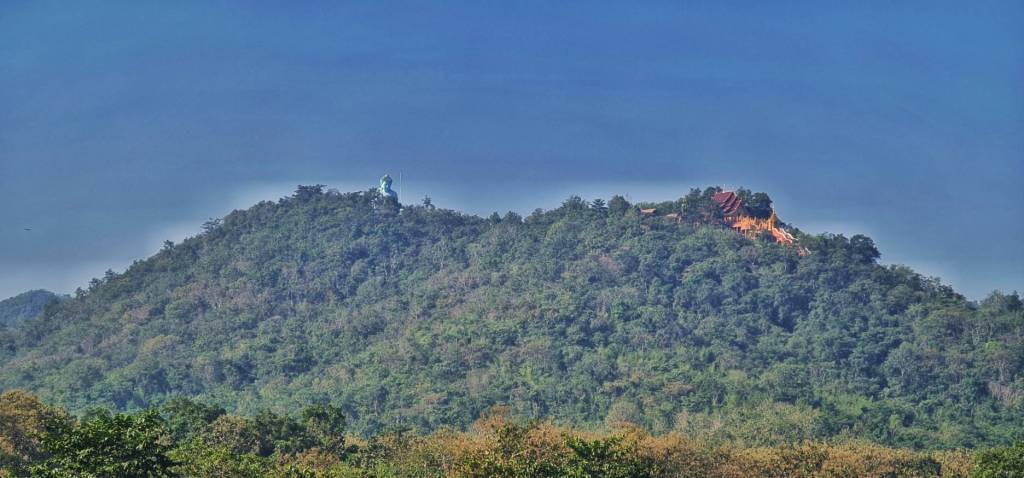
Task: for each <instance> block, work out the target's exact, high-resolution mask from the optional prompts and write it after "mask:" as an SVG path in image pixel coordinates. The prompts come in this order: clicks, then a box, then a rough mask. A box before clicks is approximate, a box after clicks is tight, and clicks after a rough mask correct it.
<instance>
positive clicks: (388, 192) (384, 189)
mask: <svg viewBox="0 0 1024 478" xmlns="http://www.w3.org/2000/svg"><path fill="white" fill-rule="evenodd" d="M380 195H381V196H384V197H386V198H390V199H394V200H395V201H398V193H396V192H395V190H394V189H391V176H388V175H387V174H385V175H384V177H382V178H380Z"/></svg>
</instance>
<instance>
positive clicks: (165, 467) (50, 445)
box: [32, 410, 175, 478]
mask: <svg viewBox="0 0 1024 478" xmlns="http://www.w3.org/2000/svg"><path fill="white" fill-rule="evenodd" d="M163 424H164V423H163V420H162V419H161V418H160V414H159V413H157V412H156V410H149V411H147V412H143V413H138V414H116V415H110V414H105V415H102V414H101V415H99V416H96V417H95V418H91V419H88V420H84V421H82V422H81V423H79V424H77V425H75V424H68V423H66V422H63V421H62V422H55V423H54V425H53V426H52V427H51V429H50V430H49V434H48V435H46V437H45V438H44V439H43V445H44V447H45V449H46V452H47V453H48V454H49V458H48V459H47V460H46V461H44V462H43V463H41V464H39V465H37V466H34V467H32V476H34V477H46V478H72V477H97V478H108V477H109V478H115V477H128V476H131V477H139V478H145V477H169V476H175V474H174V473H173V472H172V471H171V467H172V466H174V462H173V461H172V460H171V459H170V458H169V457H168V455H167V454H168V452H170V450H171V448H172V442H171V439H170V438H169V437H168V436H167V434H166V430H165V429H164V427H163Z"/></svg>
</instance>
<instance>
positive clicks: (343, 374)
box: [0, 186, 1024, 448]
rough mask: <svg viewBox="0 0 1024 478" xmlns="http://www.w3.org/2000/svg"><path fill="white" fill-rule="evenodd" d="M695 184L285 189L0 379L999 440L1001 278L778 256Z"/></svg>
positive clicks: (17, 358) (1011, 391) (80, 401)
mask: <svg viewBox="0 0 1024 478" xmlns="http://www.w3.org/2000/svg"><path fill="white" fill-rule="evenodd" d="M716 191H717V190H716V189H710V188H709V189H708V190H706V191H692V192H691V194H689V195H688V196H686V197H683V198H680V199H679V200H678V201H674V202H666V203H663V204H658V205H643V206H644V207H645V208H647V207H651V206H657V208H658V212H657V213H656V214H654V215H652V216H648V215H644V214H641V212H640V211H639V209H638V207H637V205H631V204H629V203H627V202H626V201H625V200H624V199H622V198H621V197H615V198H612V199H611V200H609V201H608V203H607V204H605V203H604V202H602V201H594V202H593V203H588V202H585V201H583V200H581V199H579V198H576V197H573V198H570V199H568V200H567V201H566V202H565V203H564V204H563V205H562V206H561V207H559V208H557V209H554V210H551V211H547V212H541V211H538V212H535V213H534V214H532V215H530V216H529V217H526V218H522V217H520V216H518V215H516V214H513V213H509V214H506V215H505V216H503V217H502V216H499V215H497V214H495V215H494V216H492V217H491V218H489V219H485V218H479V217H475V216H469V215H464V214H459V213H457V212H454V211H450V210H443V209H436V208H434V207H433V206H431V205H430V204H429V201H424V202H425V204H424V205H422V206H409V205H406V206H404V207H403V208H402V209H401V210H400V211H399V210H398V207H397V204H396V203H394V202H393V201H391V200H389V199H385V198H382V197H381V196H380V195H379V194H378V193H377V192H376V191H367V192H361V193H347V194H336V193H324V192H323V189H322V188H321V187H319V186H303V187H300V188H299V190H298V191H297V192H296V194H295V195H294V196H291V197H288V198H285V199H282V200H280V201H278V202H262V203H260V204H257V205H255V206H254V207H252V208H250V209H248V210H246V211H235V212H233V213H231V214H229V215H228V216H227V217H225V218H224V219H223V220H222V221H212V222H209V223H207V224H206V225H205V227H204V229H205V232H204V233H202V234H200V235H198V236H197V237H194V238H190V239H187V240H185V241H184V242H182V243H181V244H177V245H174V244H170V243H167V244H166V247H165V248H164V249H163V250H162V251H161V252H159V253H157V254H156V255H154V256H153V257H150V258H148V259H146V260H143V261H138V262H136V263H135V264H133V265H132V266H131V267H130V268H129V269H128V270H127V271H126V272H125V273H123V274H114V273H108V274H107V275H106V276H105V277H104V278H102V279H97V280H94V281H93V283H92V284H91V285H90V287H89V288H88V290H86V291H80V292H79V293H78V294H77V295H76V297H74V298H73V299H70V300H66V301H62V302H58V303H54V305H52V306H49V307H47V308H46V310H45V311H44V313H43V314H42V315H40V316H39V317H36V318H34V319H31V320H29V321H27V322H25V323H24V324H22V325H21V326H20V327H18V328H15V329H0V364H2V367H0V389H4V390H6V389H12V388H24V389H28V390H31V391H33V392H35V393H38V394H39V395H40V396H41V397H43V398H44V399H46V400H48V401H52V402H55V403H60V404H63V405H66V406H68V407H70V408H71V409H72V410H83V409H86V408H88V407H91V406H113V407H117V408H124V409H133V408H138V407H144V406H149V405H155V404H159V403H162V402H163V401H166V400H168V399H169V398H171V397H174V396H178V395H186V396H192V397H196V398H198V399H199V400H201V401H206V402H210V403H216V404H221V405H224V406H226V407H228V408H229V409H231V410H234V411H237V412H238V413H243V414H254V413H256V412H257V411H258V410H259V409H261V408H263V407H270V408H274V409H275V410H277V411H278V412H289V411H293V410H297V409H299V408H301V407H302V406H304V405H306V404H310V403H329V404H333V405H336V406H339V407H341V408H342V409H343V410H344V412H345V414H346V415H347V417H348V421H349V424H350V427H351V429H353V430H354V431H356V432H363V433H369V432H377V431H381V430H387V429H396V428H412V429H416V430H431V429H437V428H439V427H444V426H455V427H460V426H464V425H466V424H468V423H470V422H471V421H472V420H474V418H476V417H477V416H478V415H479V414H480V413H481V412H483V411H485V410H486V409H488V408H489V407H491V406H493V405H496V404H504V405H507V406H508V407H509V408H510V410H511V411H512V412H513V413H514V414H517V415H520V416H529V417H554V418H555V419H556V420H559V421H562V422H571V423H574V424H577V425H582V426H599V425H601V424H603V423H616V422H621V421H630V422H634V423H637V424H639V425H641V426H643V427H645V428H647V429H649V430H651V431H653V432H655V433H662V432H668V431H673V430H675V431H680V432H683V433H687V434H690V435H694V436H697V437H700V438H707V439H710V440H712V441H715V440H730V441H741V442H743V443H746V444H758V443H771V442H779V441H785V440H794V439H801V438H836V439H843V438H850V437H854V438H864V439H868V440H872V441H875V442H880V443H884V444H890V445H900V446H913V447H926V448H942V447H954V446H978V445H986V444H995V443H1008V442H1010V441H1012V439H1013V438H1015V437H1019V434H1020V433H1021V430H1024V373H1022V367H1024V364H1022V362H1024V345H1022V343H1024V342H1022V337H1024V312H1022V306H1021V300H1020V299H1019V297H1018V296H1017V295H1016V294H1010V295H1005V294H998V293H994V294H993V295H991V296H990V297H989V298H987V299H985V300H983V301H981V302H980V303H972V302H969V301H967V300H965V299H964V298H963V297H962V296H960V295H958V294H956V293H955V292H954V291H952V290H951V289H950V288H949V287H947V286H944V285H941V284H940V283H939V282H938V281H936V280H932V279H927V278H924V277H922V276H920V275H918V274H916V273H915V272H913V271H911V270H910V269H908V268H906V267H902V266H882V265H879V264H878V263H877V260H878V258H879V253H878V251H877V250H876V249H875V246H874V244H873V243H872V241H871V240H870V239H868V238H866V237H863V236H854V237H852V238H846V237H843V236H833V235H822V236H807V235H804V234H801V233H799V231H797V232H796V234H795V235H796V237H797V239H798V240H799V242H800V244H801V245H802V246H804V247H806V248H807V249H808V250H809V251H810V253H809V254H807V255H803V256H801V255H799V254H798V249H797V248H795V247H786V246H781V245H778V244H776V243H774V242H772V241H771V240H761V239H755V240H751V239H748V238H747V237H745V236H743V235H741V234H738V233H736V232H734V231H733V230H731V229H729V228H727V227H725V226H723V225H722V224H721V223H720V222H719V221H718V220H717V218H716V217H715V216H716V214H717V213H718V209H717V207H716V205H715V204H714V203H713V202H712V200H711V198H712V195H713V193H714V192H716ZM766 197H767V196H764V197H763V198H766ZM666 213H677V214H679V215H680V219H679V220H668V219H667V218H666V217H665V216H664V214H666Z"/></svg>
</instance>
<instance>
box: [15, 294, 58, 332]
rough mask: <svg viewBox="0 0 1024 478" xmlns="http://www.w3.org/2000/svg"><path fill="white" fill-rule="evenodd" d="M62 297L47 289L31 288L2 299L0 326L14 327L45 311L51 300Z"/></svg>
mask: <svg viewBox="0 0 1024 478" xmlns="http://www.w3.org/2000/svg"><path fill="white" fill-rule="evenodd" d="M59 298H60V297H59V296H58V295H57V294H54V293H53V292H50V291H47V290H30V291H28V292H23V293H21V294H18V295H16V296H14V297H11V298H9V299H4V300H0V327H13V326H15V325H18V324H20V323H22V322H24V321H26V320H28V319H31V318H32V317H35V316H36V315H38V314H39V313H40V312H42V311H43V307H45V306H46V304H48V303H50V301H53V300H57V299H59Z"/></svg>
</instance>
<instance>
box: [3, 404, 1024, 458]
mask: <svg viewBox="0 0 1024 478" xmlns="http://www.w3.org/2000/svg"><path fill="white" fill-rule="evenodd" d="M1022 473H1024V444H1018V445H1016V446H1014V447H1002V448H994V449H989V450H985V451H980V452H976V453H974V454H972V453H970V452H968V451H963V450H961V451H943V452H914V451H910V450H904V449H894V448H887V447H882V446H878V445H873V444H867V443H863V442H850V443H842V444H827V443H820V442H818V443H815V442H803V443H799V444H788V445H781V446H775V447H738V446H730V445H717V446H716V445H709V444H707V443H704V442H700V441H697V440H693V439H689V438H687V437H684V436H682V435H680V434H676V433H672V434H667V435H662V436H653V435H651V434H649V433H647V432H645V431H643V430H642V429H640V428H638V427H635V426H630V425H628V424H621V425H620V426H619V427H617V428H616V429H614V430H613V431H611V432H607V431H606V432H592V431H582V430H573V429H570V428H565V427H560V426H558V425H555V424H554V423H552V422H550V421H548V422H538V421H531V422H524V421H517V420H513V419H510V418H508V416H507V414H506V413H505V410H502V409H500V408H496V409H494V410H492V411H491V412H490V413H488V414H486V415H485V416H484V417H483V418H481V419H480V420H478V421H477V422H476V423H475V424H474V425H473V426H472V427H471V429H470V430H469V431H466V432H459V431H453V430H441V431H436V432H434V433H432V434H429V435H419V434H415V433H409V432H407V431H402V430H396V431H392V432H387V433H382V434H380V435H377V436H374V437H372V438H369V439H359V438H353V437H350V436H347V435H346V430H345V417H344V416H343V415H342V414H341V412H340V410H338V409H337V408H334V407H331V406H323V405H315V406H309V407H306V408H303V409H302V410H301V411H300V413H299V414H298V415H297V416H289V415H280V414H276V413H273V412H271V411H266V410H264V411H262V412H261V413H259V414H258V415H256V416H255V417H250V418H243V417H239V416H235V415H230V414H227V413H226V412H225V411H224V409H223V408H220V407H215V406H209V405H204V404H201V403H198V402H194V401H191V400H188V399H176V400H172V401H170V402H168V403H167V404H165V405H164V406H162V407H160V408H159V409H156V408H152V409H146V410H142V411H137V412H132V413H119V414H112V413H111V412H109V411H107V410H104V409H95V410H90V411H88V412H87V413H85V414H83V415H82V416H80V417H75V416H72V415H70V414H68V413H67V412H66V411H65V410H63V409H61V408H56V407H51V406H48V405H46V404H44V403H42V402H41V401H39V399H38V398H36V397H35V396H34V395H31V394H29V393H27V392H22V391H8V392H5V393H3V394H0V477H4V478H7V477H47V478H59V477H97V478H101V477H211V476H217V477H220V478H231V477H239V478H241V477H295V478H300V477H301V478H306V477H309V478H313V477H324V478H327V477H381V478H383V477H410V478H412V477H417V478H425V477H467V478H468V477H510V478H511V477H578V478H585V477H592V478H597V477H608V478H612V477H621V478H645V477H650V478H654V477H689V476H694V477H696V476H701V477H722V478H725V477H736V478H741V477H742V478H746V477H797V476H799V477H875V476H877V477H904V476H906V477H940V476H941V477H985V478H990V477H1013V476H1021V474H1022Z"/></svg>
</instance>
